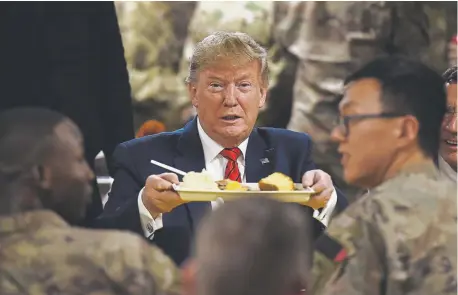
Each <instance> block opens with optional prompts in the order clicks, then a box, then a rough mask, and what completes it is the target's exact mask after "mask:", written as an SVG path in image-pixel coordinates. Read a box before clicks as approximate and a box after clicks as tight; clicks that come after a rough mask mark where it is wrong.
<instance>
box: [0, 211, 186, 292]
mask: <svg viewBox="0 0 458 295" xmlns="http://www.w3.org/2000/svg"><path fill="white" fill-rule="evenodd" d="M0 245H1V246H0V294H2V295H18V294H21V295H24V294H31V295H32V294H33V295H52V294H56V295H57V294H59V295H64V294H65V295H70V294H81V295H96V294H97V295H99V294H120V295H121V294H123V295H125V294H138V295H147V294H180V291H181V290H180V281H179V276H178V273H177V269H176V268H175V266H174V264H173V262H172V261H171V260H170V259H169V258H168V257H167V256H165V255H164V254H163V253H162V252H161V251H160V250H159V249H158V248H155V247H151V246H149V245H147V243H146V242H145V241H144V240H143V239H142V238H140V237H137V236H135V235H133V234H130V233H124V232H118V231H107V230H87V229H80V228H74V227H70V226H69V225H68V224H66V223H65V222H64V221H63V220H62V219H61V218H60V217H59V216H58V215H56V214H55V213H53V212H51V211H33V212H28V213H23V214H18V215H15V216H11V217H0Z"/></svg>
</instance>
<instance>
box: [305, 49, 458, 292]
mask: <svg viewBox="0 0 458 295" xmlns="http://www.w3.org/2000/svg"><path fill="white" fill-rule="evenodd" d="M339 112H340V120H339V122H338V124H337V126H336V127H335V128H334V129H333V132H332V138H333V140H334V141H336V142H337V143H338V145H339V148H338V151H339V153H340V154H341V155H342V159H341V163H342V165H343V169H344V178H345V180H346V181H347V182H348V183H350V184H352V185H355V186H357V187H360V188H364V189H369V190H370V193H369V194H366V195H365V196H364V197H362V198H361V199H359V200H358V201H357V202H355V203H353V204H351V205H350V206H349V207H348V208H347V209H346V210H345V211H344V212H343V213H341V214H340V215H338V216H336V217H335V218H334V219H333V220H332V222H331V224H330V225H329V227H328V228H327V230H326V233H325V234H324V235H322V236H321V237H320V238H319V239H318V240H317V242H316V245H315V249H316V251H315V257H314V265H313V285H312V288H311V290H308V293H309V294H313V295H324V294H326V295H330V294H339V295H350V294H351V295H358V294H361V295H362V294H367V295H369V294H370V295H382V294H390V295H394V294H395V295H401V294H416V295H421V294H424V295H431V294H456V289H457V283H456V276H457V274H456V261H457V255H456V254H457V232H456V227H457V221H456V216H457V209H456V208H457V203H456V202H457V199H456V194H457V191H456V186H455V185H452V183H451V182H450V181H447V180H446V179H444V178H443V177H441V175H440V173H439V170H438V169H437V167H436V165H435V163H434V161H435V159H436V158H437V155H438V152H439V142H440V140H439V139H440V134H441V125H442V119H443V118H444V114H445V112H446V92H445V87H444V81H443V79H442V78H441V76H440V75H438V74H437V73H436V72H434V71H433V70H431V69H430V68H428V67H426V66H424V65H422V64H420V63H418V62H414V61H410V60H408V59H404V58H399V57H388V58H380V59H377V60H375V61H373V62H371V63H369V64H368V65H366V66H364V67H363V68H362V69H360V70H358V71H357V72H356V73H354V74H352V75H351V76H350V77H348V78H347V79H346V81H345V88H344V95H343V98H342V100H341V102H340V104H339Z"/></svg>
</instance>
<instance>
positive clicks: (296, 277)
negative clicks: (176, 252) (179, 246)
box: [195, 197, 312, 295]
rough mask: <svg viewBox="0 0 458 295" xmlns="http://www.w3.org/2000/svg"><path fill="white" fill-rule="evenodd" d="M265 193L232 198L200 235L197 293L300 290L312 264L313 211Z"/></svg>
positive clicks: (271, 293)
mask: <svg viewBox="0 0 458 295" xmlns="http://www.w3.org/2000/svg"><path fill="white" fill-rule="evenodd" d="M307 217H308V218H306V214H304V212H303V210H301V209H300V207H299V206H297V205H294V204H285V203H280V202H278V201H275V200H272V199H269V198H266V197H250V198H241V199H238V200H235V201H232V202H227V203H226V204H225V205H224V206H223V207H221V208H218V209H217V210H215V211H213V212H212V213H211V214H210V215H208V216H206V218H204V220H203V221H202V222H201V226H200V227H199V230H198V232H197V235H196V245H195V246H196V248H195V253H196V259H197V264H198V265H199V271H198V279H197V282H198V283H197V284H198V293H199V294H201V295H208V294H220V295H226V294H238V295H251V294H264V295H277V294H288V293H289V294H296V293H299V290H300V289H302V288H306V286H307V280H308V270H309V268H310V267H311V265H312V262H311V261H312V258H311V257H312V245H311V240H312V234H311V232H312V231H311V227H310V226H311V224H312V216H311V215H309V216H307Z"/></svg>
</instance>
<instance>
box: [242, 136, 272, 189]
mask: <svg viewBox="0 0 458 295" xmlns="http://www.w3.org/2000/svg"><path fill="white" fill-rule="evenodd" d="M274 167H275V148H274V147H271V146H270V143H269V140H268V138H267V136H265V135H264V134H263V131H262V130H261V129H257V128H255V129H254V130H253V132H251V135H250V140H249V141H248V147H247V153H246V159H245V171H246V181H247V182H258V181H259V180H261V178H264V177H267V176H268V175H269V174H271V173H273V172H274Z"/></svg>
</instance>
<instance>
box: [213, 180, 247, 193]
mask: <svg viewBox="0 0 458 295" xmlns="http://www.w3.org/2000/svg"><path fill="white" fill-rule="evenodd" d="M216 183H217V184H218V187H219V189H220V190H224V191H247V190H248V187H246V186H244V185H242V184H241V183H240V182H238V181H234V180H230V179H224V180H219V181H217V182H216Z"/></svg>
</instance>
